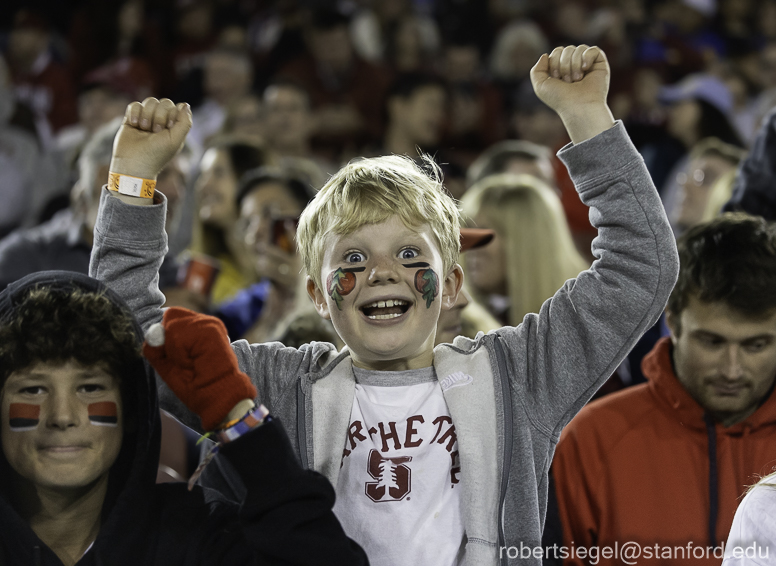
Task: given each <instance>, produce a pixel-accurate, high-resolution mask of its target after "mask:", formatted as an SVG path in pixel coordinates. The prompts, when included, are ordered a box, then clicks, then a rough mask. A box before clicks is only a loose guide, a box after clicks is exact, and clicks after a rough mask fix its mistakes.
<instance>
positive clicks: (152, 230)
mask: <svg viewBox="0 0 776 566" xmlns="http://www.w3.org/2000/svg"><path fill="white" fill-rule="evenodd" d="M156 194H158V195H159V196H160V197H161V198H162V202H161V203H160V204H155V205H152V206H134V205H131V204H126V203H124V202H123V201H121V200H119V199H117V198H116V197H114V196H113V195H111V194H110V191H109V190H108V189H107V188H106V187H103V189H102V194H101V195H100V209H99V212H98V214H97V223H96V224H95V226H94V246H93V247H92V257H91V260H90V262H89V276H91V277H94V278H95V279H99V280H100V281H103V282H105V283H106V284H107V285H108V287H110V288H111V289H112V290H114V291H116V292H117V293H118V294H119V296H121V298H122V299H124V300H125V301H126V302H127V304H128V305H129V308H130V309H132V312H133V313H134V315H135V317H137V319H138V321H139V322H140V325H141V326H142V327H143V329H144V330H145V329H147V328H148V327H149V326H151V325H152V324H153V323H155V322H159V321H161V320H162V305H163V304H164V295H163V294H162V292H161V291H159V268H160V267H161V265H162V261H164V255H165V254H166V253H167V234H166V233H165V231H164V217H165V214H166V209H167V199H166V198H164V195H162V194H161V193H159V192H157V193H156Z"/></svg>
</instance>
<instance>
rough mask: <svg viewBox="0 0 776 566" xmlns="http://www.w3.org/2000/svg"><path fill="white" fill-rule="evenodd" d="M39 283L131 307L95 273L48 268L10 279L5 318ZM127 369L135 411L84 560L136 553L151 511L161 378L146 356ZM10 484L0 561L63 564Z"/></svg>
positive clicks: (0, 308)
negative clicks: (25, 516)
mask: <svg viewBox="0 0 776 566" xmlns="http://www.w3.org/2000/svg"><path fill="white" fill-rule="evenodd" d="M36 287H49V288H53V289H61V290H65V291H66V290H74V289H80V290H83V291H86V292H91V293H100V294H103V295H105V296H106V297H108V298H109V299H110V300H111V302H113V303H114V304H116V305H118V306H120V307H121V308H122V309H123V310H125V311H127V312H128V313H129V312H131V311H130V309H129V307H128V306H127V304H126V303H125V302H124V301H123V300H122V299H121V298H120V297H119V296H118V295H117V294H116V293H114V292H113V291H111V290H110V289H109V288H108V287H106V286H105V285H104V284H103V283H101V282H100V281H97V280H96V279H92V278H90V277H87V276H86V275H83V274H80V273H72V272H68V271H43V272H39V273H34V274H32V275H29V276H27V277H24V278H23V279H20V280H18V281H16V282H15V283H12V284H10V285H8V287H6V289H5V290H4V291H3V292H2V293H0V324H1V323H2V322H4V321H5V320H8V319H9V318H10V317H11V316H12V315H13V314H14V312H15V310H16V309H17V308H18V305H19V303H20V301H21V300H23V298H24V297H25V295H26V294H27V293H28V292H29V291H30V290H31V289H33V288H36ZM132 318H133V320H135V319H134V317H132ZM135 333H136V335H137V340H138V344H140V343H142V341H143V331H142V329H141V328H140V325H139V324H138V323H137V321H135ZM128 373H129V375H133V376H136V379H135V380H134V381H132V382H131V383H130V384H127V386H126V387H123V395H124V396H125V397H127V396H131V398H130V399H126V398H125V399H124V401H125V403H124V404H125V405H126V406H127V407H132V409H130V410H131V411H132V412H134V413H135V414H129V412H127V411H125V417H124V418H125V427H124V428H125V431H124V438H123V441H122V447H121V451H120V453H119V456H118V458H117V459H116V462H115V463H114V464H113V466H112V467H111V470H110V476H109V481H108V492H107V495H106V498H105V502H104V504H103V511H102V526H101V528H100V533H99V535H98V537H97V540H96V541H95V543H94V546H93V549H92V552H90V553H89V554H88V555H87V559H86V560H84V561H82V563H84V564H110V560H107V559H106V558H104V557H107V556H111V555H113V556H122V557H127V558H128V557H131V556H132V555H133V554H134V552H135V551H136V550H137V548H136V547H137V546H138V542H139V541H138V539H137V537H136V536H132V535H133V534H134V535H139V536H142V532H143V525H144V523H145V522H146V521H144V519H143V517H147V515H146V514H145V513H146V512H147V510H148V507H149V505H150V504H151V501H150V500H151V496H152V492H153V486H154V483H155V481H156V472H157V468H158V463H159V447H160V442H161V422H160V418H159V407H158V402H157V396H156V381H155V378H154V373H153V370H152V369H151V367H150V365H149V364H148V363H147V362H146V361H145V360H144V359H142V358H141V359H139V360H138V361H137V367H135V368H131V371H130V372H128ZM129 423H131V424H129ZM9 473H10V469H9V465H8V462H7V461H6V459H5V455H4V453H3V452H2V451H1V450H0V477H8V474H9ZM7 489H8V482H2V481H0V539H1V540H2V544H0V566H4V565H5V564H31V565H35V564H40V565H44V564H45V565H47V564H59V561H58V559H57V558H56V556H55V555H54V554H53V553H52V552H51V551H50V550H49V549H48V548H46V547H44V545H43V544H42V543H41V542H40V540H39V539H38V538H37V536H36V535H35V533H34V532H33V531H32V530H31V529H30V528H29V527H28V526H27V524H26V523H25V522H24V521H22V519H21V518H20V517H19V515H18V514H17V513H16V512H15V511H14V509H13V508H12V507H11V505H10V503H9V501H8V494H7V493H6V491H5V490H7ZM139 546H140V547H142V546H143V545H142V544H140V545H139ZM133 548H135V551H133ZM79 564H80V563H79Z"/></svg>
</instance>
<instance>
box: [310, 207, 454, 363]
mask: <svg viewBox="0 0 776 566" xmlns="http://www.w3.org/2000/svg"><path fill="white" fill-rule="evenodd" d="M456 273H457V271H456ZM441 274H443V265H442V257H441V255H440V252H439V249H438V246H437V243H436V239H435V238H434V235H433V233H432V231H431V229H430V227H428V226H427V225H424V226H422V227H421V228H420V229H418V230H413V229H410V228H408V227H407V226H405V225H404V223H402V221H401V220H400V219H399V217H398V216H393V217H391V218H389V219H388V220H386V221H384V222H381V223H378V224H369V225H366V226H363V227H361V228H359V229H358V230H356V231H355V232H353V233H352V234H348V235H344V236H339V235H332V236H330V238H329V240H328V242H327V246H326V250H325V252H324V257H323V265H322V273H321V280H322V281H323V284H324V287H325V288H324V289H320V290H316V293H315V295H316V297H315V298H316V304H317V305H318V307H319V312H321V314H323V315H324V316H327V317H328V318H331V321H332V323H333V324H334V328H335V329H336V330H337V333H338V334H339V335H340V336H341V337H342V339H343V340H344V342H345V343H346V344H347V345H348V347H349V349H350V350H351V352H352V354H353V359H354V363H355V364H356V365H358V366H360V367H367V368H369V367H375V368H380V369H390V368H392V362H395V365H396V367H395V368H394V369H411V368H414V367H427V366H428V365H430V364H431V361H432V359H433V356H432V350H433V346H434V336H435V333H436V324H437V320H438V319H439V313H440V310H441V308H442V305H443V303H444V304H447V302H449V297H448V295H449V294H450V293H453V294H454V292H455V291H457V283H458V281H457V279H456V278H455V277H452V278H450V277H448V278H444V275H441ZM453 302H454V299H453ZM450 305H452V303H450ZM447 308H449V307H447Z"/></svg>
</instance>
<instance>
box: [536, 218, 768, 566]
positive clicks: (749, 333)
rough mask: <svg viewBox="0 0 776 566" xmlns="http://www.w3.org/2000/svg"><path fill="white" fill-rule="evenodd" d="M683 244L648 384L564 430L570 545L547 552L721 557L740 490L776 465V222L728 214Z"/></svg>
mask: <svg viewBox="0 0 776 566" xmlns="http://www.w3.org/2000/svg"><path fill="white" fill-rule="evenodd" d="M678 247H679V258H680V272H679V279H678V282H677V284H676V287H675V289H674V291H673V293H672V295H671V298H670V299H669V302H668V307H667V309H666V310H667V314H666V323H667V325H668V328H669V331H670V337H667V338H664V339H662V340H661V341H659V342H658V343H657V345H656V346H655V348H654V349H653V350H652V352H651V353H650V354H649V355H648V356H647V357H646V358H645V359H644V362H643V364H642V367H643V370H644V375H645V376H646V377H647V378H648V382H647V383H645V384H642V385H637V386H635V387H631V388H629V389H626V390H624V391H620V392H618V393H615V394H612V395H609V396H607V397H604V398H602V399H600V400H598V401H595V402H593V403H591V404H589V405H588V406H587V407H585V408H584V409H582V411H580V413H579V414H578V415H577V416H576V417H575V418H574V419H573V420H572V421H571V423H570V424H569V425H568V426H567V427H566V429H565V430H564V431H563V434H562V436H561V440H560V442H559V444H558V448H557V452H556V455H555V459H554V461H553V474H554V478H555V492H556V495H557V512H558V514H559V517H560V522H561V525H562V530H563V545H564V546H563V547H562V548H561V547H559V546H558V547H556V548H555V549H554V550H553V549H552V548H548V549H547V550H548V555H547V557H548V558H549V559H551V560H552V559H553V558H555V559H561V558H562V559H563V563H564V564H631V565H633V564H656V563H660V564H681V563H684V564H690V563H692V564H720V563H721V561H722V555H723V550H722V549H721V544H722V542H723V541H724V540H725V539H726V538H727V535H728V531H729V530H730V526H731V523H732V521H733V515H734V513H735V510H736V507H737V506H738V503H739V502H740V497H741V496H742V494H743V493H744V492H745V491H746V489H747V486H749V485H751V484H753V483H755V482H756V481H757V479H758V477H759V476H760V475H766V474H768V473H769V472H771V471H772V470H773V469H774V466H776V395H774V394H772V391H773V388H774V378H775V376H776V226H774V225H771V224H768V223H766V222H765V221H764V220H763V219H762V218H754V217H750V216H746V215H744V214H740V213H737V214H727V215H724V216H722V217H719V218H717V219H715V220H713V221H711V222H708V223H706V224H702V225H699V226H697V227H695V228H693V229H691V230H690V231H688V232H687V233H686V234H685V235H684V236H683V237H682V238H681V239H680V240H679V242H678ZM549 513H550V515H552V512H551V511H549ZM547 540H548V539H546V538H545V544H546V541H547ZM607 549H608V550H607Z"/></svg>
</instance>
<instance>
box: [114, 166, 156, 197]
mask: <svg viewBox="0 0 776 566" xmlns="http://www.w3.org/2000/svg"><path fill="white" fill-rule="evenodd" d="M108 188H109V189H110V190H111V191H114V192H117V193H119V194H122V195H127V196H130V197H141V198H154V190H155V189H156V181H152V180H151V179H141V178H140V177H130V176H129V175H119V174H118V173H113V172H110V173H108Z"/></svg>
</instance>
